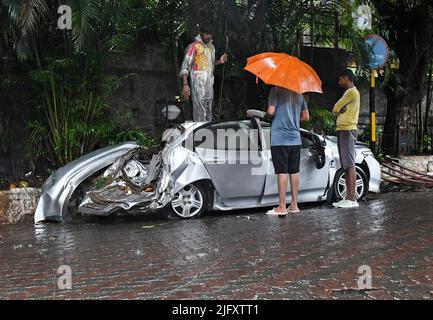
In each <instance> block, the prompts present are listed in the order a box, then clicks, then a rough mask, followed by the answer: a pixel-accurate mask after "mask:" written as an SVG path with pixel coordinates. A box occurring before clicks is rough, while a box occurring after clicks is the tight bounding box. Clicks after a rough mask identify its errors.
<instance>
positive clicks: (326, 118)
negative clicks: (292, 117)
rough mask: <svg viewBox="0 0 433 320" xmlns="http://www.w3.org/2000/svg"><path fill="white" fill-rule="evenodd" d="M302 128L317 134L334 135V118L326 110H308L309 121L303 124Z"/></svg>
mask: <svg viewBox="0 0 433 320" xmlns="http://www.w3.org/2000/svg"><path fill="white" fill-rule="evenodd" d="M302 128H304V129H306V130H310V131H314V132H316V133H318V134H324V135H335V117H334V116H333V114H332V112H330V111H329V110H328V109H321V108H314V109H310V121H308V122H303V123H302Z"/></svg>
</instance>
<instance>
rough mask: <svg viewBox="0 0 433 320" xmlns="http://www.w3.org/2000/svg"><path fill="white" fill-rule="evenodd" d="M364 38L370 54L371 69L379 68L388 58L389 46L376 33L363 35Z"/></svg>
mask: <svg viewBox="0 0 433 320" xmlns="http://www.w3.org/2000/svg"><path fill="white" fill-rule="evenodd" d="M364 40H365V43H366V45H367V50H368V52H369V54H370V63H369V66H370V68H371V69H372V70H377V69H381V68H382V67H384V66H385V64H386V63H387V62H388V58H389V48H388V45H387V44H386V41H385V40H384V39H383V38H382V37H380V36H378V35H376V34H370V35H368V36H365V37H364Z"/></svg>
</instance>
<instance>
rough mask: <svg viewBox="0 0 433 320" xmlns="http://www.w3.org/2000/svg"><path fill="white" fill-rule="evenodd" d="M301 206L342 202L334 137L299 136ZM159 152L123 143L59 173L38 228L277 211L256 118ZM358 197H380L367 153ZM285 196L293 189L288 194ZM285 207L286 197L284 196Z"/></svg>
mask: <svg viewBox="0 0 433 320" xmlns="http://www.w3.org/2000/svg"><path fill="white" fill-rule="evenodd" d="M301 137H302V149H301V169H300V175H301V176H300V186H299V196H298V197H299V199H298V201H299V202H300V203H302V202H320V201H332V200H339V199H342V198H344V197H345V195H346V186H345V183H344V182H345V180H344V170H342V169H341V166H340V162H339V158H338V151H337V144H336V138H335V137H329V136H325V137H323V136H320V135H317V134H315V133H312V132H309V131H305V130H302V131H301ZM164 140H165V141H166V142H165V144H164V145H163V148H160V149H157V148H156V149H152V148H151V149H146V148H143V147H140V146H138V145H137V144H135V143H131V142H127V143H122V144H119V145H116V146H110V147H106V148H103V149H100V150H97V151H94V152H92V153H89V154H87V155H85V156H83V157H81V158H79V159H77V160H75V161H73V162H71V163H69V164H67V165H66V166H64V167H62V168H60V169H58V170H57V171H56V172H55V173H54V174H53V175H52V176H50V177H49V178H48V180H47V181H46V182H45V184H44V186H43V188H42V189H43V194H42V197H41V199H40V201H39V203H38V207H37V210H36V214H35V223H39V222H42V221H65V220H67V219H68V217H70V216H71V215H77V214H79V215H99V216H108V215H110V214H113V213H123V214H133V213H134V212H139V213H143V212H150V211H154V210H160V211H161V212H162V213H163V214H165V215H167V216H175V217H180V218H185V219H187V218H194V217H199V216H200V215H202V214H203V213H204V212H205V211H207V210H220V211H227V210H233V209H246V208H257V207H268V206H274V205H276V204H277V203H278V190H277V180H276V179H277V177H276V175H275V174H274V168H273V164H272V159H271V152H270V124H269V123H267V122H264V121H262V120H260V119H258V118H251V119H248V120H239V121H227V122H219V123H209V122H208V123H202V122H200V123H192V122H190V123H185V124H182V125H179V126H177V127H176V128H174V129H171V130H170V131H168V132H167V133H166V135H165V139H164ZM355 162H356V196H357V198H358V201H360V200H363V199H364V198H365V197H366V195H367V193H368V192H369V191H370V192H375V193H377V192H379V191H380V189H379V188H380V183H381V170H380V165H379V163H378V162H377V161H376V159H375V158H374V156H373V153H372V152H371V150H370V149H369V148H368V146H367V145H365V144H361V143H358V144H357V147H356V160H355ZM288 188H290V186H289V187H288ZM287 198H288V201H290V189H288V192H287Z"/></svg>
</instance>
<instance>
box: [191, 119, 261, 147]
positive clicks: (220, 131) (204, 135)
mask: <svg viewBox="0 0 433 320" xmlns="http://www.w3.org/2000/svg"><path fill="white" fill-rule="evenodd" d="M250 131H251V127H250V126H248V125H247V124H245V123H243V122H238V121H230V122H223V123H216V124H212V125H210V126H208V127H205V128H202V129H199V130H197V132H196V133H195V141H194V146H195V147H200V148H204V149H215V150H249V147H250V143H251V145H252V147H255V146H256V145H258V144H257V141H255V140H257V139H256V138H254V135H252V137H253V139H252V140H251V141H250Z"/></svg>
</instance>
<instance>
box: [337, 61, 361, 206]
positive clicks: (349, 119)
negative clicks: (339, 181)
mask: <svg viewBox="0 0 433 320" xmlns="http://www.w3.org/2000/svg"><path fill="white" fill-rule="evenodd" d="M354 78H355V77H354V75H353V72H352V71H351V70H349V69H347V70H344V71H343V72H341V74H340V76H339V77H338V84H339V85H340V87H342V88H344V89H346V92H345V93H344V95H343V97H341V99H340V100H339V101H338V102H337V103H336V104H335V106H334V109H333V110H332V113H333V114H334V115H336V116H337V144H338V154H339V157H340V164H341V167H342V168H343V169H344V170H345V176H346V190H347V194H346V199H343V200H341V201H340V202H337V203H333V206H334V207H337V208H356V207H359V205H358V202H357V201H356V199H357V197H356V194H355V188H356V169H355V143H356V140H357V138H358V119H359V109H360V95H359V91H358V89H356V87H355V85H354V83H353V81H354Z"/></svg>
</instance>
